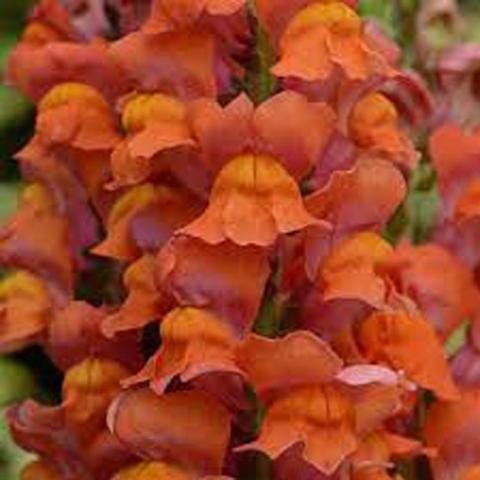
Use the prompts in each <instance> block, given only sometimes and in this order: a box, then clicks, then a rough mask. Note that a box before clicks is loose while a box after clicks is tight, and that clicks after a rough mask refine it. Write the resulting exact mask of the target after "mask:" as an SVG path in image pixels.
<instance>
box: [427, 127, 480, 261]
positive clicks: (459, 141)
mask: <svg viewBox="0 0 480 480" xmlns="http://www.w3.org/2000/svg"><path fill="white" fill-rule="evenodd" d="M429 147H430V154H431V157H432V160H433V164H434V167H435V170H436V172H437V175H438V185H439V189H440V194H441V200H442V202H441V206H442V208H441V210H440V212H439V219H438V220H439V221H438V226H437V231H436V240H437V241H438V242H440V243H441V244H443V245H445V246H446V247H447V248H448V249H449V250H451V251H452V252H454V253H455V254H456V255H457V256H458V257H460V258H461V259H462V260H463V261H464V262H465V263H467V265H469V266H471V267H473V268H476V266H477V265H478V263H479V262H480V256H479V254H478V248H477V240H476V239H477V237H478V229H479V217H478V215H477V209H476V206H475V203H476V195H477V189H478V187H477V186H476V184H477V182H478V178H479V176H478V169H479V161H478V159H479V158H480V157H479V153H480V135H479V133H478V131H473V132H472V133H464V132H463V131H462V130H461V129H460V128H459V127H457V126H455V125H445V126H443V127H441V128H439V129H437V130H436V131H435V132H434V133H433V135H432V136H431V137H430V142H429Z"/></svg>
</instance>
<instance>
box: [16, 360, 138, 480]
mask: <svg viewBox="0 0 480 480" xmlns="http://www.w3.org/2000/svg"><path fill="white" fill-rule="evenodd" d="M129 373H130V372H129V371H128V370H126V369H125V368H124V367H122V366H121V365H119V364H116V363H115V362H112V361H109V360H102V359H100V358H97V359H94V358H91V359H87V360H85V361H83V362H82V363H80V364H78V365H76V366H75V367H73V368H72V369H70V370H69V371H68V372H67V374H66V376H65V380H64V385H63V395H64V402H63V403H62V404H61V405H59V406H57V407H49V406H43V405H40V404H38V403H36V402H33V401H31V400H29V401H26V402H24V403H22V404H20V405H17V406H15V407H13V408H11V409H10V410H9V411H8V420H9V423H10V429H11V431H12V435H13V437H14V439H15V441H16V442H17V443H18V444H19V445H21V446H22V447H23V448H24V449H25V450H27V451H31V452H35V453H36V454H38V455H39V456H40V460H41V461H42V462H43V463H42V465H45V464H46V465H48V466H49V467H51V468H52V469H53V470H54V471H56V472H58V473H59V477H60V478H62V479H67V478H68V479H72V480H74V479H75V480H87V479H90V478H95V479H98V480H109V479H110V478H111V476H112V475H113V473H114V472H116V471H118V470H119V469H120V468H122V467H123V466H125V465H128V464H129V463H131V461H132V458H131V456H130V454H129V453H128V452H127V451H126V450H125V448H124V447H123V446H122V445H121V444H120V443H119V442H118V441H117V440H116V439H115V438H114V437H113V436H112V435H111V434H110V433H109V432H108V431H107V429H106V421H105V414H106V411H105V410H106V408H107V406H108V404H109V403H110V401H111V400H112V398H113V397H114V396H115V395H116V394H117V393H118V392H119V391H120V379H121V378H124V377H125V376H128V375H129ZM32 468H37V469H38V468H42V467H32ZM27 471H28V470H27ZM34 471H35V470H34ZM40 471H41V470H40Z"/></svg>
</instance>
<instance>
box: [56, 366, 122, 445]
mask: <svg viewBox="0 0 480 480" xmlns="http://www.w3.org/2000/svg"><path fill="white" fill-rule="evenodd" d="M129 375H130V371H129V370H127V369H126V368H125V367H123V366H122V365H120V364H119V363H117V362H114V361H112V360H107V359H104V358H94V357H90V358H87V359H86V360H84V361H82V362H81V363H79V364H77V365H75V366H73V367H72V368H70V369H69V370H68V371H67V373H66V375H65V378H64V380H63V389H62V392H63V409H64V412H65V421H66V423H67V425H68V427H69V428H70V430H71V431H74V432H75V433H76V434H77V438H82V439H83V440H84V441H89V440H90V439H91V435H92V434H95V433H96V432H98V431H100V430H102V429H103V428H104V424H105V412H106V410H107V408H108V406H109V405H110V402H111V401H112V400H113V399H114V397H115V396H116V395H117V393H118V392H119V391H120V381H121V380H123V379H125V378H127V377H128V376H129Z"/></svg>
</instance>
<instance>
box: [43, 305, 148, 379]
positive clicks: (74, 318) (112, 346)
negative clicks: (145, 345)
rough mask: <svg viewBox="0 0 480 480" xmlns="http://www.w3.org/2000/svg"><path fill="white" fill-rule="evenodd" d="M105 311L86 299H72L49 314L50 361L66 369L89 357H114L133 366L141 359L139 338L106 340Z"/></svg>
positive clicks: (132, 336)
mask: <svg viewBox="0 0 480 480" xmlns="http://www.w3.org/2000/svg"><path fill="white" fill-rule="evenodd" d="M106 315H107V312H106V311H105V310H104V309H100V308H95V307H93V306H91V305H89V304H88V303H85V302H71V303H70V304H69V305H68V306H67V307H66V308H64V309H62V310H60V311H57V312H56V313H55V315H52V317H53V318H52V320H51V322H50V324H49V326H48V331H47V338H46V341H45V347H46V349H47V351H48V354H49V356H50V357H51V358H52V359H53V361H54V362H55V363H56V364H57V365H58V366H60V367H61V368H62V369H63V370H66V369H68V368H70V367H72V366H73V365H75V364H76V363H79V362H80V361H81V360H83V359H84V358H86V357H89V356H100V357H102V358H109V359H112V360H116V361H118V362H120V363H122V364H124V365H126V366H128V367H131V368H132V369H135V368H138V366H139V365H141V362H142V355H141V350H140V341H139V338H138V337H137V336H136V335H131V334H124V335H119V336H117V337H115V339H113V340H107V339H106V338H105V337H104V336H103V335H102V332H101V325H102V322H103V321H104V319H105V317H106Z"/></svg>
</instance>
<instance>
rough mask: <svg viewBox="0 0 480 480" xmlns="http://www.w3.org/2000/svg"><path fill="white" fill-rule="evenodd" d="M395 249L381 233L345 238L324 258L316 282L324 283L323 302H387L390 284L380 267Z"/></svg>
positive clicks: (372, 304)
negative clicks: (349, 300)
mask: <svg viewBox="0 0 480 480" xmlns="http://www.w3.org/2000/svg"><path fill="white" fill-rule="evenodd" d="M392 252H393V248H392V247H391V246H390V245H389V244H388V242H386V241H385V240H383V239H382V238H381V237H380V236H379V235H376V234H374V233H370V232H363V233H358V234H356V235H353V236H351V237H348V238H346V239H345V240H343V241H342V242H340V243H339V244H338V246H337V247H336V248H334V249H333V251H332V252H331V254H330V255H329V256H328V257H327V258H326V259H325V261H324V262H323V264H322V265H321V268H320V270H319V273H318V277H317V284H319V285H322V283H323V285H324V288H323V299H324V301H329V300H335V299H351V300H360V301H362V302H364V303H366V304H368V305H371V306H372V307H375V308H382V307H383V306H384V305H385V302H386V301H387V294H388V286H387V285H386V283H385V281H384V279H383V278H382V277H381V275H380V274H379V271H378V268H379V266H380V265H381V264H382V262H384V261H385V260H386V259H387V258H388V257H389V256H390V255H391V253H392Z"/></svg>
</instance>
